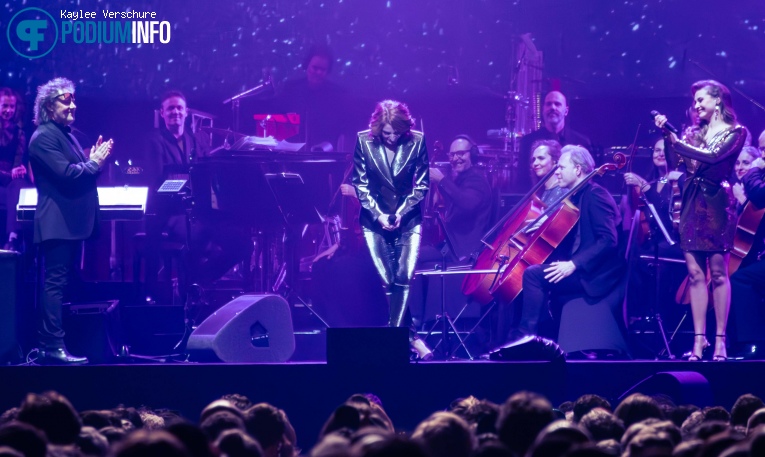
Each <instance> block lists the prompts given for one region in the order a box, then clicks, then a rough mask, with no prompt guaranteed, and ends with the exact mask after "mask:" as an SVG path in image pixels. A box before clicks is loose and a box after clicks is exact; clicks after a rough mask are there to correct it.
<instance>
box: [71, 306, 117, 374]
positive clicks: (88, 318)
mask: <svg viewBox="0 0 765 457" xmlns="http://www.w3.org/2000/svg"><path fill="white" fill-rule="evenodd" d="M119 304H120V301H119V300H108V301H101V302H91V303H64V307H63V320H64V330H66V336H65V337H64V342H65V343H66V347H67V349H69V351H70V352H71V353H72V354H75V355H80V356H86V357H87V358H88V360H89V361H90V363H109V362H112V361H114V359H115V357H116V356H117V354H119V351H120V347H121V346H122V328H121V325H122V324H121V320H120V310H119V308H120V306H119Z"/></svg>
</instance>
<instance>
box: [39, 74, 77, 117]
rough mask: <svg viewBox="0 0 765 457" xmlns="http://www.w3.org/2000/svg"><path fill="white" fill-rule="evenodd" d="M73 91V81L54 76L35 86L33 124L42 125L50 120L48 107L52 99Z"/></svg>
mask: <svg viewBox="0 0 765 457" xmlns="http://www.w3.org/2000/svg"><path fill="white" fill-rule="evenodd" d="M66 93H71V94H73V93H74V83H73V82H72V81H70V80H68V79H66V78H54V79H51V80H50V81H48V82H47V83H45V84H43V85H42V86H39V87H38V88H37V97H35V107H34V119H33V122H34V124H35V125H42V124H44V123H46V122H49V121H50V120H51V117H50V112H49V111H48V108H49V107H50V105H51V104H52V103H53V100H54V99H55V98H56V97H58V96H59V95H61V94H66Z"/></svg>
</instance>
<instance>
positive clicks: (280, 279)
mask: <svg viewBox="0 0 765 457" xmlns="http://www.w3.org/2000/svg"><path fill="white" fill-rule="evenodd" d="M264 176H265V178H266V183H267V184H268V188H269V189H270V190H271V194H272V195H273V196H274V200H275V201H276V206H277V208H278V210H279V213H280V214H281V216H282V220H283V221H284V226H285V228H286V230H287V233H292V232H293V230H292V229H293V228H296V227H301V226H304V225H306V224H312V223H317V222H321V218H320V217H319V212H318V211H317V210H316V207H315V206H313V203H312V202H313V198H312V196H311V194H310V192H309V190H308V187H307V186H306V185H305V183H304V182H303V177H302V176H300V175H299V174H298V173H266V174H265V175H264ZM286 246H287V245H286V244H285V247H286ZM289 257H290V258H291V257H292V254H290V256H289ZM292 264H293V265H292V269H291V270H292V271H291V274H290V275H287V268H288V262H287V261H285V262H284V263H283V265H282V267H281V269H280V271H279V274H278V275H277V279H276V283H275V284H274V286H273V288H272V289H273V290H274V292H277V291H278V290H279V288H280V287H281V286H284V287H285V288H286V289H287V290H288V294H287V295H289V294H290V293H292V294H293V295H294V296H295V298H297V299H298V300H299V301H300V302H301V303H302V304H303V306H305V309H307V310H308V311H309V312H311V314H313V315H314V316H316V318H317V319H319V321H321V323H322V324H324V326H325V327H327V328H329V324H327V321H326V320H325V319H324V318H323V317H321V315H319V314H318V313H317V312H316V311H315V310H314V309H313V307H312V306H310V305H308V303H307V302H306V301H305V300H303V298H302V297H300V295H299V294H298V293H297V292H295V289H293V288H292V287H291V286H290V285H289V283H288V282H286V281H285V279H286V277H288V276H290V277H295V275H296V271H295V268H294V267H295V265H294V262H292Z"/></svg>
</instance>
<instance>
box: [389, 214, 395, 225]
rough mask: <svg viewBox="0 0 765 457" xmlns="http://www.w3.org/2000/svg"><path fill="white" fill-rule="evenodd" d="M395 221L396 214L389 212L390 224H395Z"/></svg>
mask: <svg viewBox="0 0 765 457" xmlns="http://www.w3.org/2000/svg"><path fill="white" fill-rule="evenodd" d="M395 223H396V215H395V214H388V225H393V224H395Z"/></svg>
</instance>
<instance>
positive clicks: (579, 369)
mask: <svg viewBox="0 0 765 457" xmlns="http://www.w3.org/2000/svg"><path fill="white" fill-rule="evenodd" d="M665 372H672V373H674V374H673V375H672V376H669V375H665V376H663V377H660V378H656V379H654V382H653V383H652V384H653V385H650V384H649V385H645V384H644V385H643V386H642V387H644V388H642V389H641V388H639V389H638V390H641V391H643V392H647V391H649V390H651V391H653V392H659V391H664V393H667V394H669V395H671V396H672V397H673V398H674V399H675V401H676V402H677V403H678V404H683V403H695V404H699V405H700V406H706V405H721V406H724V407H725V408H726V409H730V408H731V406H732V405H733V403H734V402H735V400H736V398H737V397H738V396H739V395H741V394H743V393H753V394H755V395H757V396H760V397H765V385H763V383H762V376H763V374H765V362H753V361H735V362H734V361H731V362H723V363H715V362H685V361H667V362H663V361H613V362H607V361H593V362H590V361H568V362H560V363H554V362H490V361H474V362H462V361H454V362H423V363H410V364H404V365H397V366H381V365H375V364H374V363H365V364H364V365H358V364H355V365H332V364H327V363H307V362H302V363H284V364H201V363H167V364H121V365H92V366H79V367H55V366H46V367H43V366H14V367H7V366H6V367H0V380H1V381H0V383H1V384H2V386H3V395H2V396H0V410H3V411H4V410H6V409H8V408H11V407H13V406H17V405H18V404H19V403H20V402H21V400H22V399H23V398H24V395H25V394H26V393H27V392H42V391H45V390H51V389H53V390H56V391H58V392H61V393H62V394H64V395H65V396H66V397H67V398H69V399H70V400H71V402H72V403H73V405H74V406H75V408H77V409H78V410H79V411H84V410H89V409H106V408H113V407H115V406H117V405H119V404H123V405H125V406H134V407H140V406H146V407H149V408H153V409H160V408H165V409H170V410H174V411H177V412H179V413H180V414H182V415H183V416H184V417H186V418H188V419H189V420H191V421H196V420H197V419H198V416H199V412H200V411H201V410H202V408H203V407H204V406H205V405H206V404H208V403H209V402H211V401H212V400H214V399H216V398H218V397H219V396H221V395H224V394H228V393H240V394H243V395H246V396H248V397H249V398H250V399H251V400H252V401H253V402H269V403H272V404H274V405H276V406H278V407H280V408H282V409H284V410H285V411H286V413H287V414H288V416H289V418H290V420H291V422H292V423H293V425H294V426H295V429H296V430H297V434H298V445H299V446H300V447H302V448H303V449H308V448H310V446H312V445H313V444H314V442H315V440H316V437H317V435H318V433H319V431H320V429H321V426H322V424H323V423H324V421H325V420H326V419H327V417H328V416H329V414H330V413H331V412H332V411H333V410H334V408H335V407H337V406H338V405H339V404H341V403H342V402H343V401H344V400H345V399H347V398H348V397H349V396H350V395H352V394H353V393H357V392H369V393H374V394H375V395H377V396H379V397H380V399H381V400H382V402H383V405H384V407H385V409H386V411H387V412H388V414H389V415H390V417H391V419H392V420H393V422H394V424H395V425H396V427H397V428H399V429H401V430H408V431H411V430H413V429H414V427H415V426H416V425H417V423H419V422H420V421H421V420H423V419H424V418H425V417H427V416H428V415H429V414H431V413H432V412H434V411H438V410H444V409H446V408H448V407H449V404H450V402H451V401H452V400H454V399H456V398H460V397H465V396H468V395H475V396H476V397H478V398H486V399H489V400H491V401H494V402H498V403H501V402H503V401H504V400H505V399H507V398H508V397H509V396H510V395H511V394H512V393H513V392H516V391H518V390H522V389H526V390H532V391H536V392H540V393H542V394H544V395H546V396H547V397H548V398H549V399H550V401H551V402H552V403H553V405H554V406H557V405H559V404H560V403H562V402H563V401H566V400H572V401H573V400H575V399H576V398H577V397H579V396H580V395H582V394H585V393H596V394H599V395H602V396H604V397H606V398H608V399H609V401H611V404H612V405H613V406H614V407H615V406H616V404H617V403H618V398H619V397H620V396H621V395H622V394H624V393H625V392H628V391H630V389H631V388H633V387H634V386H635V385H636V384H638V383H640V382H641V381H642V380H644V379H646V378H649V377H651V376H652V375H655V374H656V373H665ZM694 372H695V373H697V374H698V375H700V376H703V378H705V379H706V380H707V381H708V388H707V386H706V385H705V383H704V382H703V378H701V377H700V376H698V375H696V374H694ZM678 373H679V374H678ZM705 393H709V394H711V399H709V398H707V399H705V398H704V395H705ZM707 402H709V403H708V404H707Z"/></svg>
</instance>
